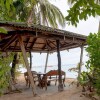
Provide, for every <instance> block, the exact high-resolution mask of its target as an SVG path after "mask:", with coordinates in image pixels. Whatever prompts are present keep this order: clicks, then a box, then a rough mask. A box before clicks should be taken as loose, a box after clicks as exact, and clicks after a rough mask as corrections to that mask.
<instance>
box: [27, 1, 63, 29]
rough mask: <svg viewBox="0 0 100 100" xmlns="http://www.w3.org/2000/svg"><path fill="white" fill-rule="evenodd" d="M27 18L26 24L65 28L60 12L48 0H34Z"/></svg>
mask: <svg viewBox="0 0 100 100" xmlns="http://www.w3.org/2000/svg"><path fill="white" fill-rule="evenodd" d="M36 1H37V3H36V4H35V5H34V6H33V7H32V10H31V13H30V15H29V18H28V23H30V24H32V23H35V24H40V25H46V26H51V27H58V24H59V25H61V26H65V19H64V16H63V14H62V13H61V11H60V10H59V9H58V8H57V7H56V6H55V5H53V4H51V3H50V2H49V1H48V0H36Z"/></svg>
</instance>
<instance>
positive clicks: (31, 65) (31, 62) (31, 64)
mask: <svg viewBox="0 0 100 100" xmlns="http://www.w3.org/2000/svg"><path fill="white" fill-rule="evenodd" d="M29 54H30V69H32V54H31V51H30V52H29Z"/></svg>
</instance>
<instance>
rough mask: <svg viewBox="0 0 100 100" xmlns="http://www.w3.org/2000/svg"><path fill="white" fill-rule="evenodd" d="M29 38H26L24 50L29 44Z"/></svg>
mask: <svg viewBox="0 0 100 100" xmlns="http://www.w3.org/2000/svg"><path fill="white" fill-rule="evenodd" d="M29 40H30V37H28V38H27V40H26V42H25V48H27V45H28V43H29Z"/></svg>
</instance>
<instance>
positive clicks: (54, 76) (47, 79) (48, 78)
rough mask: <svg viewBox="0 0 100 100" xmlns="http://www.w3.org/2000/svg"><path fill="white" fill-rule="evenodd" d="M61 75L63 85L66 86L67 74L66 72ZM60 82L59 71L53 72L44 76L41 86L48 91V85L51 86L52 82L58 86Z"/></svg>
mask: <svg viewBox="0 0 100 100" xmlns="http://www.w3.org/2000/svg"><path fill="white" fill-rule="evenodd" d="M61 75H62V83H63V85H64V86H65V78H66V73H65V72H64V71H61ZM58 80H59V74H58V70H51V71H49V72H47V73H46V74H45V75H44V76H43V78H42V80H41V83H40V84H41V87H42V88H43V87H45V89H46V90H47V85H50V83H51V81H55V85H56V84H57V81H58Z"/></svg>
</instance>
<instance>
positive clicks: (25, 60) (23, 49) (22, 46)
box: [18, 35, 35, 95]
mask: <svg viewBox="0 0 100 100" xmlns="http://www.w3.org/2000/svg"><path fill="white" fill-rule="evenodd" d="M18 38H19V44H20V47H21V50H22V54H23V59H24V62H25V65H26V68H27V72H28V75H29V78H30V82H31V86H32V90H33V95H35V92H34V89H35V85H34V79H33V76H32V73H31V69H30V67H29V63H28V59H27V55H26V51H25V47H24V43H23V40H22V37H21V36H20V35H19V36H18Z"/></svg>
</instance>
